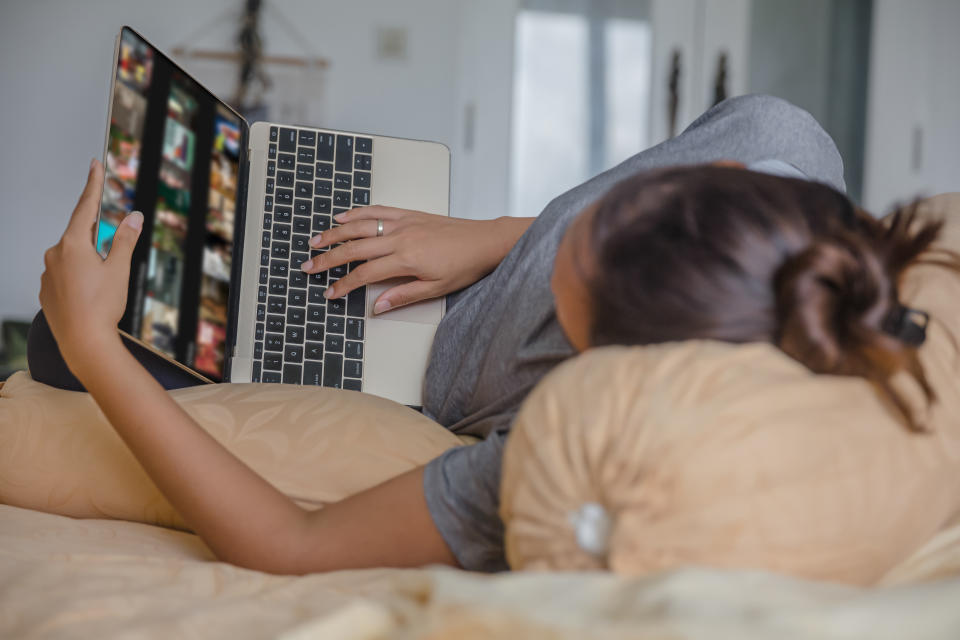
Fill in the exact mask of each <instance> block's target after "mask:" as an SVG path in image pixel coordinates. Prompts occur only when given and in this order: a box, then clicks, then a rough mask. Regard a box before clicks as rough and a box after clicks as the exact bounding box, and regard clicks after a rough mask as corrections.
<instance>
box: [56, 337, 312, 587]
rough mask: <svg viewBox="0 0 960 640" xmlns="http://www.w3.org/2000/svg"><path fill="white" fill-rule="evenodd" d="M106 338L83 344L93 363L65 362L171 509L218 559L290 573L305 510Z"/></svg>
mask: <svg viewBox="0 0 960 640" xmlns="http://www.w3.org/2000/svg"><path fill="white" fill-rule="evenodd" d="M105 342H106V343H105V344H104V345H102V346H100V347H99V348H97V349H92V350H91V349H88V350H85V351H86V352H87V353H96V354H97V356H96V361H95V362H93V361H92V358H91V357H85V358H83V359H82V361H81V362H79V363H78V362H74V363H71V366H72V367H74V368H76V369H77V370H76V371H75V373H76V374H77V377H78V378H80V380H81V381H82V382H83V384H84V386H85V387H86V388H87V390H88V391H89V392H90V394H91V395H92V396H93V398H94V399H95V400H96V402H97V404H98V405H99V406H100V408H101V409H102V410H103V412H104V414H105V415H106V417H107V419H108V420H109V421H110V423H111V424H112V425H113V427H114V428H115V429H116V431H117V433H118V434H119V435H120V437H121V438H123V440H124V442H125V443H126V444H127V446H128V447H129V448H130V450H131V451H132V452H133V454H134V456H135V457H136V458H137V460H138V461H139V462H140V464H141V465H143V467H144V469H145V470H146V471H147V474H148V475H149V476H150V478H151V479H153V481H154V483H155V484H156V485H157V487H158V488H159V489H160V491H161V492H162V493H163V494H164V495H165V496H166V498H167V499H168V500H169V501H170V503H171V504H172V505H173V506H174V508H175V509H177V511H178V512H179V513H180V515H182V516H183V518H184V520H185V521H186V522H187V523H188V524H189V525H190V527H191V528H193V530H194V531H196V532H197V533H198V534H199V535H200V537H201V538H203V540H204V541H205V542H206V543H207V545H208V546H209V547H210V548H211V550H212V551H213V552H214V553H215V554H216V556H217V557H218V558H220V559H222V560H226V561H228V562H232V563H234V564H238V565H241V566H245V567H249V568H255V569H260V570H263V571H270V572H274V573H289V572H295V571H296V570H297V567H295V566H290V565H291V564H293V562H294V558H295V554H293V553H290V550H291V549H292V548H293V547H294V546H295V544H294V543H295V539H296V538H297V536H299V535H301V534H302V530H303V529H304V527H305V524H306V516H307V512H306V511H304V510H303V509H301V508H300V507H299V506H297V505H296V504H295V503H294V502H293V501H291V500H290V499H289V498H287V497H286V496H285V495H283V494H282V493H280V492H279V491H278V490H277V489H275V488H274V487H273V486H271V485H270V484H269V483H268V482H267V481H266V480H264V479H263V478H261V477H260V476H259V475H257V474H256V473H255V472H254V471H253V470H251V469H250V468H249V467H247V466H246V465H245V464H244V463H243V462H241V461H240V460H239V459H237V458H236V457H235V456H234V455H233V454H231V453H230V452H229V451H228V450H227V449H225V448H224V447H223V446H222V445H220V443H218V442H217V441H216V440H214V439H213V438H212V437H211V436H210V435H209V434H208V433H207V432H206V431H204V430H203V429H202V428H201V427H200V426H199V425H198V424H197V423H196V422H195V421H194V420H193V418H191V417H190V416H189V415H188V414H187V413H186V412H185V411H183V409H181V408H180V406H179V405H178V404H177V403H176V402H174V401H173V398H171V397H170V395H169V394H168V393H167V392H166V391H165V390H164V389H163V388H162V387H161V386H160V385H159V384H158V383H157V382H156V381H155V380H154V379H153V377H151V376H150V374H149V373H148V372H147V371H146V370H145V369H143V368H142V367H141V366H140V365H139V363H138V362H137V361H136V360H135V359H134V358H133V356H132V355H130V353H129V352H128V351H127V349H126V348H125V347H124V346H123V344H122V342H121V341H120V340H119V338H117V339H116V340H109V339H108V340H106V341H105ZM107 363H108V364H107ZM91 463H93V464H95V463H96V461H91Z"/></svg>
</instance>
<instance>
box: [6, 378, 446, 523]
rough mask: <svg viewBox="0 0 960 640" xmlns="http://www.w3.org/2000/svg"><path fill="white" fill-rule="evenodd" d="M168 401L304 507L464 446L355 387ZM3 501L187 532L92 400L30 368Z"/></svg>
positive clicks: (235, 387)
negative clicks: (40, 378)
mask: <svg viewBox="0 0 960 640" xmlns="http://www.w3.org/2000/svg"><path fill="white" fill-rule="evenodd" d="M171 395H172V396H173V397H174V399H175V400H176V401H177V402H178V403H179V404H180V405H181V406H182V407H183V408H184V409H185V410H186V411H187V413H189V414H190V415H191V416H193V418H194V419H195V420H197V422H198V423H200V425H201V426H202V427H203V428H204V429H206V430H207V431H208V432H209V433H210V434H211V435H212V436H213V437H214V438H216V439H217V440H218V441H220V442H221V443H222V444H223V445H224V446H226V447H227V449H229V450H230V451H231V452H233V453H234V454H235V455H236V456H237V457H239V458H240V459H241V460H243V461H244V462H245V463H246V464H247V465H249V466H250V467H251V468H252V469H253V470H254V471H256V472H257V473H259V474H260V475H262V476H263V477H264V478H266V479H267V480H268V481H270V482H271V483H272V484H273V485H274V486H275V487H277V488H278V489H279V490H280V491H282V492H283V493H285V494H286V495H288V496H290V497H292V498H294V499H295V500H296V501H297V502H298V503H300V504H301V505H303V506H305V507H307V508H318V507H320V506H322V505H324V504H327V503H330V502H336V501H337V500H341V499H342V498H345V497H347V496H349V495H351V494H353V493H356V492H358V491H362V490H363V489H367V488H369V487H372V486H374V485H376V484H379V483H381V482H383V481H385V480H388V479H389V478H392V477H394V476H396V475H398V474H400V473H403V472H405V471H408V470H410V469H413V468H415V467H417V466H419V465H422V464H425V463H426V462H428V461H429V460H431V459H433V458H434V457H436V456H438V455H440V454H441V453H443V452H444V451H446V450H447V449H449V448H450V447H455V446H458V445H460V444H462V442H461V441H460V440H459V439H458V438H457V437H456V436H455V435H453V434H452V433H450V432H449V431H447V430H446V429H444V428H443V427H442V426H440V425H438V424H437V423H435V422H433V421H432V420H429V419H428V418H426V417H424V416H423V415H421V414H419V413H417V412H416V411H413V410H412V409H409V408H407V407H404V406H402V405H399V404H396V403H394V402H390V401H389V400H384V399H382V398H378V397H376V396H372V395H368V394H362V393H357V392H353V391H338V390H333V389H322V388H313V387H292V386H282V385H260V384H218V385H205V386H199V387H192V388H188V389H179V390H176V391H172V392H171ZM0 503H4V504H9V505H14V506H18V507H26V508H30V509H38V510H41V511H49V512H53V513H58V514H62V515H68V516H73V517H78V518H117V519H123V520H134V521H139V522H147V523H151V524H159V525H164V526H169V527H176V528H181V529H185V528H186V525H185V524H184V522H183V520H182V518H181V517H180V515H179V514H178V513H177V512H176V511H175V510H174V509H173V507H171V506H170V504H169V503H168V502H167V500H166V499H165V498H164V497H163V495H161V493H160V492H159V490H158V489H157V488H156V486H155V485H154V484H153V482H152V481H151V480H150V478H149V477H148V476H147V474H146V472H144V471H143V468H142V467H141V466H140V464H139V463H138V462H137V461H136V459H135V458H134V457H133V454H132V453H130V451H129V449H127V447H126V445H125V444H124V443H123V441H122V440H121V439H120V437H119V436H118V435H117V433H116V432H115V431H114V429H113V428H112V427H111V426H110V424H109V423H108V422H107V421H106V419H105V417H104V416H103V413H102V412H101V411H100V409H99V408H98V407H97V406H96V404H95V403H94V402H93V399H92V398H91V397H90V396H89V395H88V394H86V393H76V392H72V391H61V390H58V389H54V388H52V387H48V386H46V385H43V384H40V383H38V382H35V381H34V380H32V379H31V378H30V376H29V375H28V374H27V373H25V372H20V373H17V374H15V375H13V376H12V377H11V378H10V379H9V380H8V381H7V383H6V385H4V386H3V388H2V390H0Z"/></svg>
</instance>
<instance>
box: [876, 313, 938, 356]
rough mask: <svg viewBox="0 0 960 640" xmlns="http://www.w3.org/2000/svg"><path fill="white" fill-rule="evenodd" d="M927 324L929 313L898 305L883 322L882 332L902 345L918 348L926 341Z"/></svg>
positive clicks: (928, 322)
mask: <svg viewBox="0 0 960 640" xmlns="http://www.w3.org/2000/svg"><path fill="white" fill-rule="evenodd" d="M928 324H930V314H929V313H927V312H926V311H920V310H919V309H911V308H910V307H905V306H903V305H902V304H899V303H898V304H897V306H896V307H895V308H894V309H893V310H892V311H891V312H890V313H889V314H887V317H886V319H885V320H884V321H883V330H884V331H885V332H886V333H889V334H890V335H892V336H893V337H894V338H897V339H898V340H900V342H903V343H904V344H907V345H910V346H911V347H919V346H920V345H922V344H923V342H924V341H925V340H926V339H927V325H928Z"/></svg>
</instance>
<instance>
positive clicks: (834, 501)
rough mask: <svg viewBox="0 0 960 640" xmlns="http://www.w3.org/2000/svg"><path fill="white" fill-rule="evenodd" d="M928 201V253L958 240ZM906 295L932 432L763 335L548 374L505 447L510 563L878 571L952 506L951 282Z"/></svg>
mask: <svg viewBox="0 0 960 640" xmlns="http://www.w3.org/2000/svg"><path fill="white" fill-rule="evenodd" d="M926 209H927V211H928V212H934V213H940V212H944V211H947V210H952V211H955V212H956V215H952V216H950V218H949V223H950V226H949V228H948V229H947V233H946V235H945V237H944V240H943V244H942V246H943V247H946V248H950V249H953V250H958V249H960V196H957V195H952V196H942V197H940V198H937V199H934V200H931V201H928V203H927V205H926ZM904 298H905V301H906V302H907V304H910V305H911V306H915V307H917V308H920V309H924V310H927V311H929V312H930V314H931V316H932V318H933V322H932V324H931V326H930V327H929V329H928V339H927V342H926V343H925V344H924V346H923V347H922V349H921V353H920V356H921V360H922V361H923V363H924V366H925V368H926V371H927V375H928V377H929V380H930V382H931V384H932V386H933V387H934V389H935V391H936V393H937V396H938V402H937V404H936V405H934V407H933V408H932V410H931V412H930V413H929V416H928V422H927V424H928V426H929V428H930V429H931V431H932V432H931V433H930V434H925V435H916V434H912V433H910V432H908V431H907V430H906V429H905V428H904V427H903V425H902V424H901V423H900V419H899V418H898V417H897V414H896V413H895V412H893V411H892V410H891V409H890V408H889V407H888V406H887V405H886V404H885V402H884V400H882V399H881V397H880V396H879V395H878V394H877V393H876V391H875V390H874V388H873V387H872V386H871V385H869V384H868V383H867V382H865V381H863V380H861V379H857V378H849V377H831V376H822V375H815V374H813V373H811V372H810V371H809V370H807V369H806V368H805V367H803V366H802V365H800V364H799V363H797V362H795V361H794V360H792V359H790V358H789V357H787V356H786V355H784V354H783V353H782V352H780V351H779V350H778V349H776V348H775V347H773V346H769V345H763V344H754V345H746V346H735V345H731V344H724V343H718V342H697V341H691V342H685V343H676V344H664V345H657V346H653V347H634V348H627V347H610V348H605V349H596V350H591V351H589V352H587V353H585V354H583V355H581V356H579V357H578V358H575V359H574V360H572V361H570V362H568V363H566V364H564V365H563V366H561V367H560V368H558V370H556V371H554V372H553V373H552V374H551V375H550V376H548V378H547V379H546V380H544V382H543V383H541V385H539V386H538V387H537V388H536V389H535V390H534V392H533V393H532V394H531V395H530V397H529V398H528V399H527V401H526V403H525V404H524V406H523V408H522V409H521V411H520V413H519V415H518V418H517V421H516V423H515V425H514V429H513V432H512V433H511V436H510V439H509V440H508V443H507V448H506V453H505V457H504V463H503V474H504V476H503V483H502V488H501V494H502V495H501V497H502V501H501V515H502V517H503V519H504V522H505V525H506V548H507V557H508V560H509V562H510V565H511V566H512V567H513V568H515V569H599V568H609V569H612V570H614V571H618V572H623V573H628V574H642V573H647V572H651V571H656V570H661V569H667V568H673V567H677V566H681V565H707V566H715V567H736V568H757V569H768V570H774V571H781V572H785V573H790V574H794V575H797V576H802V577H807V578H816V579H823V580H835V581H841V582H848V583H854V584H871V583H874V582H876V581H877V580H879V579H880V578H881V577H882V576H883V575H884V574H885V573H886V572H888V571H889V570H890V569H891V568H893V567H894V566H895V565H897V564H898V563H899V562H900V561H902V560H903V559H905V558H907V557H908V556H909V555H910V554H911V553H913V552H914V551H915V550H917V549H918V548H920V547H921V546H922V545H923V543H925V542H926V541H927V540H929V539H930V538H931V537H932V536H933V535H934V534H935V533H936V532H937V531H939V530H940V529H941V528H943V527H944V525H945V524H946V523H948V522H949V521H950V520H951V519H952V518H953V517H954V516H956V515H957V514H958V513H960V418H958V416H960V384H958V373H960V357H958V353H957V345H956V342H955V341H954V338H953V337H952V336H956V337H957V338H960V278H958V277H957V276H955V275H953V274H950V273H948V272H946V271H944V270H941V269H935V268H932V267H915V268H913V269H911V271H910V273H909V274H907V279H906V282H905V286H904ZM951 333H952V336H951Z"/></svg>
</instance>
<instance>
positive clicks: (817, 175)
mask: <svg viewBox="0 0 960 640" xmlns="http://www.w3.org/2000/svg"><path fill="white" fill-rule="evenodd" d="M717 107H718V108H720V109H723V110H724V111H727V112H728V114H730V115H736V116H737V120H738V121H739V122H740V123H741V127H743V128H744V131H743V132H742V133H743V135H746V136H749V137H750V138H751V139H752V140H755V141H758V142H760V143H769V145H770V150H769V153H770V157H775V158H777V159H780V160H784V161H787V162H790V163H791V164H793V165H794V166H796V167H797V168H798V169H800V170H801V171H803V172H804V173H805V174H807V175H808V176H810V178H812V179H814V180H817V181H819V182H825V183H827V184H829V185H830V186H832V187H834V188H836V189H839V190H841V191H843V190H845V188H846V185H845V183H844V180H843V159H842V158H841V157H840V151H839V149H837V145H836V143H834V141H833V138H831V137H830V134H829V133H827V132H826V130H825V129H824V128H823V126H821V124H820V123H819V122H817V119H816V118H814V117H813V116H812V115H811V114H810V112H808V111H807V110H806V109H803V108H801V107H798V106H797V105H795V104H793V103H791V102H789V101H787V100H784V99H783V98H778V97H776V96H770V95H765V94H748V95H744V96H736V97H734V98H729V99H727V100H725V101H724V102H722V103H720V104H719V105H717Z"/></svg>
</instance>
